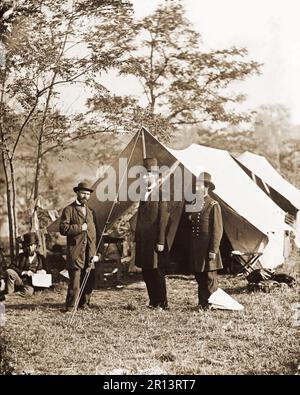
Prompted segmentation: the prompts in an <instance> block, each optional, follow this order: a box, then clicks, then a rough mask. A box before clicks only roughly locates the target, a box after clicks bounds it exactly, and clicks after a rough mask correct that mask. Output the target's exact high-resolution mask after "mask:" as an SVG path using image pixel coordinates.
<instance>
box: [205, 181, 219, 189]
mask: <svg viewBox="0 0 300 395" xmlns="http://www.w3.org/2000/svg"><path fill="white" fill-rule="evenodd" d="M204 185H207V186H208V187H209V188H210V189H211V190H212V191H213V190H214V189H215V188H216V186H215V184H214V183H213V182H211V181H204Z"/></svg>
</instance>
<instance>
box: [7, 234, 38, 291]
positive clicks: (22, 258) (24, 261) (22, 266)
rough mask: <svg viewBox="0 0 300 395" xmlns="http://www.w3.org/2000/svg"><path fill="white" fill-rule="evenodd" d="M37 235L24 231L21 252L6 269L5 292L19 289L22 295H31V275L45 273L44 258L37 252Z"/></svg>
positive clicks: (32, 288)
mask: <svg viewBox="0 0 300 395" xmlns="http://www.w3.org/2000/svg"><path fill="white" fill-rule="evenodd" d="M37 248H38V237H37V235H36V234H35V233H26V234H24V236H23V251H24V252H23V253H21V254H20V255H19V256H18V257H17V259H16V262H15V263H14V264H12V265H11V266H10V267H9V268H8V269H7V270H6V293H7V294H12V293H14V292H15V291H20V293H21V295H22V296H28V295H32V294H33V293H34V287H33V285H32V275H33V274H35V273H46V270H45V269H44V268H45V258H44V257H43V256H42V255H41V254H39V253H38V252H37Z"/></svg>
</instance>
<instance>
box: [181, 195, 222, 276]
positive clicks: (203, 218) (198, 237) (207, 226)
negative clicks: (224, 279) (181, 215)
mask: <svg viewBox="0 0 300 395" xmlns="http://www.w3.org/2000/svg"><path fill="white" fill-rule="evenodd" d="M186 215H187V216H188V222H189V224H190V226H189V233H190V237H189V239H190V265H191V268H192V270H193V271H194V272H195V273H199V272H205V271H212V270H218V269H222V268H223V265H222V259H221V255H220V250H219V248H220V243H221V239H222V235H223V221H222V212H221V207H220V205H219V203H218V202H217V201H216V200H214V199H212V198H211V197H210V196H207V197H205V199H204V205H203V207H202V209H201V210H200V211H193V212H191V213H186ZM209 252H213V253H215V254H216V258H215V259H210V258H209Z"/></svg>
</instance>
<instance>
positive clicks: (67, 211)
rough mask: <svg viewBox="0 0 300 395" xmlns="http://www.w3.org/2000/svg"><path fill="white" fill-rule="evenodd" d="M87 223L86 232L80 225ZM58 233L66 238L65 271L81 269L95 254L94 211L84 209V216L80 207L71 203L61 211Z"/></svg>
mask: <svg viewBox="0 0 300 395" xmlns="http://www.w3.org/2000/svg"><path fill="white" fill-rule="evenodd" d="M85 222H86V223H87V231H83V230H82V225H83V224H84V223H85ZM59 230H60V233H61V234H62V235H63V236H67V269H76V268H77V269H83V268H84V267H85V265H86V263H87V262H90V260H91V258H92V257H93V256H94V255H95V254H96V240H97V231H96V220H95V214H94V211H93V210H91V209H90V208H88V207H86V216H85V215H84V214H83V212H82V210H81V207H80V206H78V205H77V204H76V202H73V203H72V204H70V205H69V206H67V207H65V208H64V209H63V212H62V215H61V220H60V226H59Z"/></svg>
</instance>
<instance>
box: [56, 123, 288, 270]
mask: <svg viewBox="0 0 300 395" xmlns="http://www.w3.org/2000/svg"><path fill="white" fill-rule="evenodd" d="M146 156H148V157H156V158H157V160H158V164H159V166H162V165H165V166H169V167H172V168H176V167H177V166H180V167H181V168H185V169H187V171H189V172H191V173H192V174H194V175H195V176H198V175H199V174H200V173H201V172H202V171H207V172H209V173H210V174H211V175H212V179H213V181H214V183H215V185H216V189H215V191H214V192H215V194H214V197H215V198H216V199H217V200H218V201H219V202H220V204H221V207H222V215H223V221H224V229H225V232H226V235H227V237H228V239H229V241H230V243H231V246H232V249H234V250H238V251H241V252H252V251H259V252H262V253H263V255H262V257H261V259H260V261H261V263H262V265H263V266H264V267H269V268H274V267H276V266H278V265H280V264H282V263H283V261H284V256H283V245H284V212H283V211H282V210H281V209H280V208H279V207H278V206H277V205H276V204H275V203H274V202H273V201H272V200H271V199H269V198H268V197H267V196H266V195H265V194H264V193H263V192H262V191H261V190H260V188H259V187H258V186H257V185H256V184H255V183H254V182H253V181H251V180H250V179H249V178H248V177H247V176H246V175H245V173H244V172H243V170H242V169H241V168H240V167H239V165H238V164H237V163H236V162H235V161H234V159H233V158H232V157H231V156H230V155H229V154H228V152H226V151H222V150H217V149H213V148H208V147H203V146H199V145H195V144H193V145H191V146H190V147H188V148H187V149H184V150H172V149H168V148H167V147H165V146H163V145H162V144H160V143H159V142H158V140H156V139H155V138H154V137H153V136H152V135H151V134H150V133H149V132H148V131H146V130H145V129H142V130H141V131H140V132H138V133H137V134H136V135H135V136H134V137H133V139H132V140H131V141H130V142H129V144H128V145H127V147H126V148H125V149H124V150H123V151H122V153H121V154H120V156H119V158H117V159H116V160H115V161H114V162H113V163H112V165H111V166H110V168H112V169H114V170H115V172H116V175H117V177H116V182H117V186H116V190H117V191H118V190H119V191H120V190H123V191H124V187H125V189H126V190H128V188H130V186H131V184H132V183H133V182H134V179H133V178H130V177H129V176H128V169H129V168H130V167H131V166H133V165H142V164H143V158H144V157H146ZM120 158H122V160H124V159H126V161H127V163H128V168H123V169H122V170H120V168H119V163H120ZM104 187H107V180H106V178H105V177H104V178H100V179H99V180H97V181H96V182H95V184H94V185H93V189H94V192H93V193H92V195H91V198H90V200H89V206H90V207H91V208H93V209H94V211H95V214H96V219H97V225H98V228H99V229H100V230H105V229H107V228H109V227H111V226H112V225H113V223H114V222H115V221H116V220H117V219H118V218H119V217H120V216H121V215H122V214H123V213H124V212H125V211H126V210H127V209H128V208H129V207H130V206H132V204H133V203H132V202H131V201H128V200H123V201H122V199H118V202H117V204H115V203H114V202H112V201H99V191H101V190H102V189H103V188H104ZM170 209H171V218H172V223H171V228H170V232H169V236H168V245H169V247H172V245H173V243H174V240H175V239H176V237H175V236H176V233H177V231H178V228H179V224H180V219H181V214H182V210H183V204H182V202H171V203H170ZM57 230H58V221H56V222H55V223H53V224H52V225H50V227H48V231H49V232H51V231H57Z"/></svg>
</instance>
